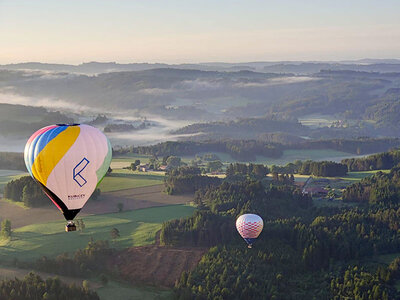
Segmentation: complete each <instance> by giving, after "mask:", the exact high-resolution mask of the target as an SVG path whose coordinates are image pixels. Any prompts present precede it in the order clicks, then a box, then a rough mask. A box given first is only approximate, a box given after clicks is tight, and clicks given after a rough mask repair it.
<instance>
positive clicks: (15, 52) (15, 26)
mask: <svg viewBox="0 0 400 300" xmlns="http://www.w3.org/2000/svg"><path fill="white" fill-rule="evenodd" d="M399 12H400V1H398V0H380V1H370V0H350V1H349V0H345V1H344V0H335V1H332V0H330V1H325V0H314V1H311V0H263V1H256V0H241V1H236V0H230V1H227V0H198V1H192V0H56V1H55V0H0V64H6V63H17V62H27V61H40V62H50V63H68V64H79V63H82V62H89V61H116V62H120V63H134V62H166V63H190V62H193V63H196V62H217V61H219V62H222V61H223V62H249V61H279V60H344V59H360V58H400V18H399Z"/></svg>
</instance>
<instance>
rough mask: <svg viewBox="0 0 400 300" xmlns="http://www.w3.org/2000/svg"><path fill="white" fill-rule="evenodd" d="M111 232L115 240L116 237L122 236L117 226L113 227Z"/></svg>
mask: <svg viewBox="0 0 400 300" xmlns="http://www.w3.org/2000/svg"><path fill="white" fill-rule="evenodd" d="M110 234H111V238H112V239H113V240H115V239H116V238H119V237H120V234H119V230H118V229H117V228H115V227H114V228H113V229H111V232H110Z"/></svg>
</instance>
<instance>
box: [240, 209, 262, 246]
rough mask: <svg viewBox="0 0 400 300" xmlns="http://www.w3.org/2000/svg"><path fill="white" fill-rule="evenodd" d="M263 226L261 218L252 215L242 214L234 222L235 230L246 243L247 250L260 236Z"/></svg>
mask: <svg viewBox="0 0 400 300" xmlns="http://www.w3.org/2000/svg"><path fill="white" fill-rule="evenodd" d="M263 226H264V223H263V220H262V219H261V217H260V216H258V215H254V214H244V215H241V216H240V217H239V218H237V220H236V229H237V231H238V232H239V234H240V235H241V236H242V238H243V239H244V240H245V241H246V243H247V244H248V247H249V248H251V246H252V245H253V243H254V241H255V240H256V238H257V237H258V236H259V235H260V233H261V231H262V230H263Z"/></svg>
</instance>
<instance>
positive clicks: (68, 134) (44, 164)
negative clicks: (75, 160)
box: [32, 126, 81, 185]
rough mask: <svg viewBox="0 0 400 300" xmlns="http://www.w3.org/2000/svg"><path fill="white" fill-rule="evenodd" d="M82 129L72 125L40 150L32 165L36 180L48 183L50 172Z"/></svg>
mask: <svg viewBox="0 0 400 300" xmlns="http://www.w3.org/2000/svg"><path fill="white" fill-rule="evenodd" d="M80 131H81V129H80V128H79V126H70V127H68V128H67V129H66V130H64V131H62V132H61V133H59V134H58V135H57V136H56V137H55V138H54V139H52V140H51V141H50V142H49V143H48V144H47V145H46V146H45V147H44V148H43V149H42V151H40V153H39V155H38V156H37V157H36V159H35V161H34V162H33V165H32V173H33V176H34V177H35V179H36V180H38V181H40V182H41V183H42V184H44V185H46V184H47V178H48V177H49V176H50V173H51V172H52V171H53V169H54V168H55V166H56V165H57V164H58V162H59V161H60V160H61V158H63V156H64V155H65V154H66V153H67V152H68V150H69V149H70V148H71V146H72V145H73V144H74V143H75V141H76V139H77V138H78V136H79V133H80Z"/></svg>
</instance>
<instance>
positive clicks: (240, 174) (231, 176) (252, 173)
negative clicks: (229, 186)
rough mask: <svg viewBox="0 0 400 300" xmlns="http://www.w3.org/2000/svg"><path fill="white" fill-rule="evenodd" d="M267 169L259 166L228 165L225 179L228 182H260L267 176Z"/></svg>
mask: <svg viewBox="0 0 400 300" xmlns="http://www.w3.org/2000/svg"><path fill="white" fill-rule="evenodd" d="M268 173H269V169H268V167H267V166H264V165H261V164H248V165H247V164H241V163H235V164H230V165H229V166H228V167H227V168H226V177H227V179H228V180H235V179H236V180H243V179H258V180H261V179H263V178H265V176H267V174H268Z"/></svg>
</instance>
